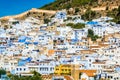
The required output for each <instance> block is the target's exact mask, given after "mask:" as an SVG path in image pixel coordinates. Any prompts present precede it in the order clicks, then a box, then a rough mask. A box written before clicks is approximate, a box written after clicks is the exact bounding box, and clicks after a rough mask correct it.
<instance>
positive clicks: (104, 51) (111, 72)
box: [0, 12, 120, 80]
mask: <svg viewBox="0 0 120 80" xmlns="http://www.w3.org/2000/svg"><path fill="white" fill-rule="evenodd" d="M69 17H71V20H68V19H67V18H68V16H67V15H66V13H65V12H58V13H56V15H55V17H53V18H51V22H49V23H48V24H39V22H40V20H37V19H35V18H33V17H29V18H27V19H25V20H15V19H10V20H9V21H8V23H7V24H6V26H7V29H5V28H4V26H2V25H1V27H0V68H3V69H5V70H6V71H7V72H10V73H11V74H16V75H24V76H28V75H32V74H31V72H32V71H37V72H39V73H40V74H42V76H43V78H44V79H45V80H58V79H59V80H96V79H97V80H100V79H102V78H103V79H109V80H120V76H119V75H120V24H116V23H114V22H111V21H110V20H112V18H110V17H101V18H99V19H94V20H92V21H84V20H82V19H81V18H80V17H79V16H69ZM73 18H74V19H73ZM69 22H70V23H74V24H76V23H82V24H85V28H82V29H73V28H71V26H66V24H67V23H69ZM88 29H92V30H93V31H94V34H95V35H98V36H100V38H98V39H97V40H96V41H92V40H91V38H88V37H87V35H88Z"/></svg>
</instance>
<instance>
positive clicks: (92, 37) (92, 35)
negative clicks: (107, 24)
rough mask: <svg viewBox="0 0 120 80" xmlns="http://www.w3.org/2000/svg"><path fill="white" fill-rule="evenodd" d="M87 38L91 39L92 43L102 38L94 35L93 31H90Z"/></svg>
mask: <svg viewBox="0 0 120 80" xmlns="http://www.w3.org/2000/svg"><path fill="white" fill-rule="evenodd" d="M87 37H89V38H91V39H92V41H96V40H97V39H98V38H100V37H99V36H98V35H94V31H93V30H92V29H88V35H87Z"/></svg>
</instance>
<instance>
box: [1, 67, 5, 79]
mask: <svg viewBox="0 0 120 80" xmlns="http://www.w3.org/2000/svg"><path fill="white" fill-rule="evenodd" d="M5 74H6V71H5V70H4V69H0V78H1V75H5Z"/></svg>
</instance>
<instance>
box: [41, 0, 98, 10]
mask: <svg viewBox="0 0 120 80" xmlns="http://www.w3.org/2000/svg"><path fill="white" fill-rule="evenodd" d="M96 3H97V0H56V1H55V2H53V3H50V4H47V5H45V6H43V7H42V9H48V10H61V9H69V8H71V7H80V6H84V7H85V6H87V5H92V4H96Z"/></svg>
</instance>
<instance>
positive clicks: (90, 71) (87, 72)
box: [79, 70, 97, 77]
mask: <svg viewBox="0 0 120 80" xmlns="http://www.w3.org/2000/svg"><path fill="white" fill-rule="evenodd" d="M79 72H81V73H86V74H87V75H88V76H89V77H94V76H95V73H96V72H97V70H79Z"/></svg>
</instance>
